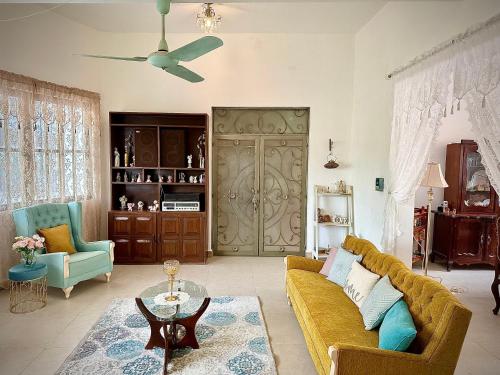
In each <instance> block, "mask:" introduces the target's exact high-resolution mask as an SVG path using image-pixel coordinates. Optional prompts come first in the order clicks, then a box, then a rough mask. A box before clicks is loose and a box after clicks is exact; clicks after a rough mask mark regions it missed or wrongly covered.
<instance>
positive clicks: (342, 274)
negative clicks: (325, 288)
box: [328, 248, 362, 288]
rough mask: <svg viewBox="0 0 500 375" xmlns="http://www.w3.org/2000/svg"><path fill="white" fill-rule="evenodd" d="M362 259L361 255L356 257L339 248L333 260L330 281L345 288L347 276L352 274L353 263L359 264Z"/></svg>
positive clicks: (329, 275) (329, 274)
mask: <svg viewBox="0 0 500 375" xmlns="http://www.w3.org/2000/svg"><path fill="white" fill-rule="evenodd" d="M361 259H362V256H361V255H356V254H353V253H350V252H349V251H346V250H344V249H342V248H339V249H338V250H337V255H335V259H334V260H333V263H332V268H331V269H330V273H328V280H330V281H333V282H334V283H335V284H338V285H340V286H341V287H342V288H343V287H344V286H345V283H346V280H347V275H348V274H349V272H351V266H352V263H353V262H359V261H361Z"/></svg>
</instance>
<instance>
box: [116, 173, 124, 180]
mask: <svg viewBox="0 0 500 375" xmlns="http://www.w3.org/2000/svg"><path fill="white" fill-rule="evenodd" d="M115 181H116V182H122V176H121V174H120V172H116V180H115Z"/></svg>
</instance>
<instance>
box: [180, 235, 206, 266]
mask: <svg viewBox="0 0 500 375" xmlns="http://www.w3.org/2000/svg"><path fill="white" fill-rule="evenodd" d="M202 245H203V241H202V240H198V239H186V238H185V239H183V240H182V254H181V256H182V260H183V261H189V260H191V261H199V262H201V261H203V251H204V249H203V246H202Z"/></svg>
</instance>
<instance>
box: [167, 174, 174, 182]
mask: <svg viewBox="0 0 500 375" xmlns="http://www.w3.org/2000/svg"><path fill="white" fill-rule="evenodd" d="M172 182H174V177H173V176H172V175H171V174H169V175H168V176H167V183H169V184H171V183H172Z"/></svg>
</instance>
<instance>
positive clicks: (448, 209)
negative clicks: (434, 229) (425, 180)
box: [443, 201, 450, 215]
mask: <svg viewBox="0 0 500 375" xmlns="http://www.w3.org/2000/svg"><path fill="white" fill-rule="evenodd" d="M443 213H444V214H445V215H449V214H450V207H449V206H448V201H443Z"/></svg>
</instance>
